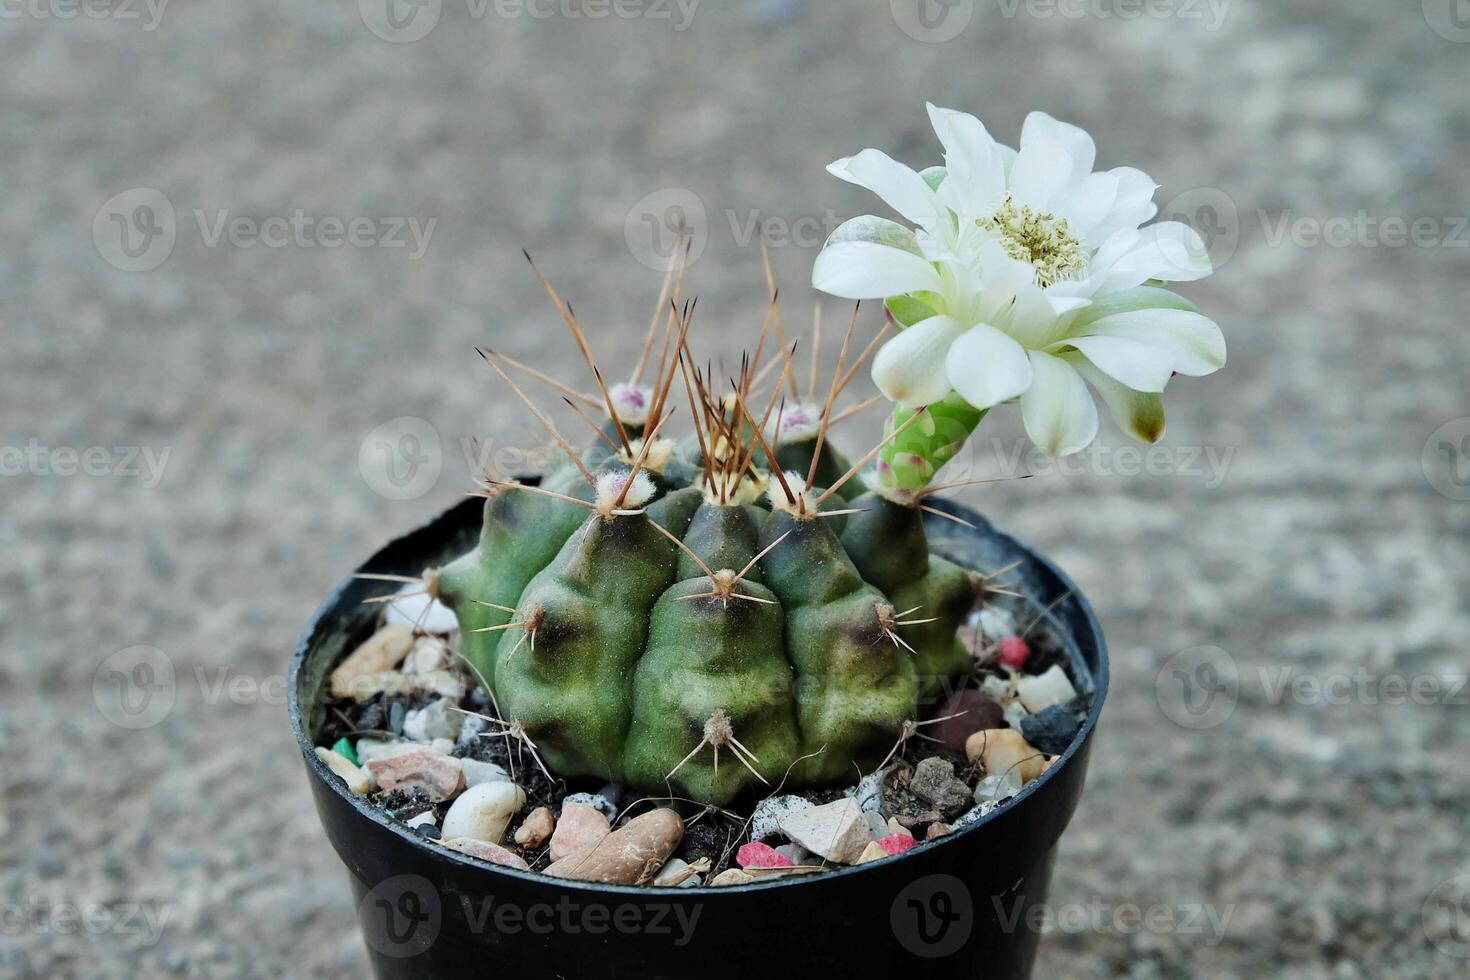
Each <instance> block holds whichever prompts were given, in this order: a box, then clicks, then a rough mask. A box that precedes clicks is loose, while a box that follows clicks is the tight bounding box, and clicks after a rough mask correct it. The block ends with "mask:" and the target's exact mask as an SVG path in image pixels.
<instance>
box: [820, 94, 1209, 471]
mask: <svg viewBox="0 0 1470 980" xmlns="http://www.w3.org/2000/svg"><path fill="white" fill-rule="evenodd" d="M929 115H930V119H931V121H932V122H933V124H934V128H935V131H936V132H937V133H938V135H939V138H940V141H941V143H943V145H944V149H945V167H943V168H934V169H932V170H928V171H925V172H924V173H923V174H920V173H918V172H916V171H914V170H912V169H910V168H908V167H906V166H904V165H903V164H901V163H898V162H897V161H894V160H892V159H891V158H889V157H888V156H887V155H886V154H884V153H882V152H881V151H878V150H871V149H870V150H864V151H862V152H861V153H859V154H858V155H857V156H855V157H851V158H848V159H845V160H839V161H837V162H836V163H834V164H832V166H831V167H829V168H828V169H829V170H830V171H831V172H832V173H833V174H835V175H836V176H838V177H841V178H842V179H844V180H847V181H850V182H852V183H856V184H859V185H861V186H863V187H867V188H868V189H870V190H872V191H874V192H875V193H877V194H878V195H879V196H880V197H882V198H883V199H884V200H885V201H886V202H887V203H888V204H889V205H890V206H891V207H893V208H894V210H896V211H897V212H898V213H899V214H900V215H902V216H903V217H905V218H906V219H908V220H909V221H910V222H912V223H913V224H915V225H917V226H918V231H917V232H915V231H913V230H911V229H909V228H907V227H905V226H903V225H901V224H898V223H897V222H894V221H889V220H887V219H884V218H878V217H874V216H871V215H869V216H865V217H861V218H857V219H854V220H853V221H849V222H847V223H846V224H844V225H842V226H841V227H840V228H838V229H837V231H836V232H834V233H833V235H832V237H831V238H830V239H829V240H828V242H827V245H826V247H825V248H824V249H823V250H822V253H821V255H819V256H818V258H817V262H816V266H815V268H814V269H813V273H812V281H813V285H815V286H816V287H817V288H818V289H821V290H823V291H825V292H829V293H832V294H834V295H837V296H842V297H845V298H848V299H880V298H881V299H887V300H888V302H889V309H890V311H891V312H892V313H893V314H894V317H895V319H896V320H897V321H898V322H899V324H900V326H905V325H907V326H906V329H903V330H902V332H901V333H900V334H899V335H898V336H897V337H896V338H894V339H893V340H891V341H889V342H888V343H887V344H886V345H885V346H884V347H883V349H882V350H881V351H880V352H879V353H878V356H877V357H876V358H875V359H874V362H873V378H874V381H875V382H876V383H877V384H878V387H879V388H880V389H881V390H882V391H883V393H884V394H885V395H887V396H888V397H889V398H890V399H892V400H894V401H896V402H900V403H903V404H906V405H923V404H928V403H931V402H935V401H938V400H939V399H941V398H943V397H945V395H947V394H948V393H949V391H950V390H951V389H953V390H954V391H957V392H958V393H959V394H960V395H961V396H962V397H963V398H964V399H965V400H966V401H968V402H969V403H970V404H972V405H973V406H975V407H976V408H979V409H988V408H991V407H992V406H994V405H998V404H1000V403H1002V402H1006V401H1010V400H1011V399H1015V398H1019V399H1020V401H1021V410H1022V415H1023V417H1024V420H1025V423H1026V429H1027V433H1028V434H1029V435H1030V436H1031V438H1032V439H1033V441H1035V442H1036V443H1037V444H1038V445H1040V446H1041V447H1042V448H1044V449H1046V450H1047V451H1049V452H1051V453H1054V454H1056V455H1064V454H1067V453H1072V452H1077V451H1079V450H1081V449H1083V448H1085V447H1086V446H1087V445H1088V444H1089V443H1091V441H1092V439H1093V438H1094V437H1095V436H1096V434H1097V411H1096V408H1095V407H1094V405H1093V401H1092V396H1091V394H1090V393H1089V392H1088V390H1087V385H1088V384H1091V385H1092V386H1093V388H1095V389H1096V390H1097V391H1098V393H1099V394H1100V395H1101V396H1102V398H1103V400H1104V402H1105V403H1106V404H1107V405H1108V407H1109V409H1110V410H1111V412H1112V415H1113V417H1114V418H1115V419H1116V420H1117V422H1118V424H1119V426H1120V427H1121V428H1123V429H1124V430H1125V431H1127V432H1128V433H1129V434H1130V435H1133V436H1134V437H1136V438H1139V439H1142V440H1145V441H1149V442H1152V441H1155V440H1157V439H1158V438H1159V437H1160V436H1161V435H1162V434H1163V428H1164V417H1163V408H1162V404H1161V403H1160V401H1159V398H1158V394H1159V393H1160V392H1162V391H1163V390H1164V386H1165V385H1166V384H1167V383H1168V381H1169V379H1170V378H1171V377H1172V376H1173V375H1174V374H1176V373H1177V374H1186V375H1195V376H1198V375H1204V374H1210V373H1212V372H1214V371H1216V370H1218V369H1219V368H1220V367H1222V366H1223V365H1224V363H1225V343H1224V338H1223V337H1222V336H1221V334H1220V330H1219V328H1218V327H1217V326H1216V325H1215V324H1214V323H1213V322H1212V321H1210V320H1208V319H1207V318H1205V317H1203V316H1201V315H1200V314H1199V313H1197V312H1195V310H1194V308H1193V307H1192V306H1190V305H1189V304H1188V303H1187V302H1186V301H1184V300H1183V299H1181V298H1179V297H1178V296H1175V295H1174V294H1173V293H1170V292H1167V291H1165V290H1163V289H1159V288H1154V287H1151V286H1147V285H1145V284H1146V283H1149V282H1150V281H1156V280H1157V281H1189V280H1195V279H1200V278H1203V277H1204V276H1207V275H1209V273H1210V263H1209V258H1208V256H1207V255H1206V254H1205V249H1204V244H1203V242H1202V241H1201V240H1200V238H1199V236H1198V235H1197V234H1196V233H1195V232H1194V231H1193V229H1191V228H1189V227H1188V226H1187V225H1184V224H1181V223H1179V222H1160V223H1157V224H1154V225H1149V226H1147V227H1141V226H1142V225H1143V223H1144V222H1146V221H1149V220H1150V219H1152V218H1153V217H1154V216H1155V214H1156V213H1157V208H1156V207H1155V205H1154V204H1153V200H1152V198H1153V193H1154V190H1155V189H1156V185H1155V184H1154V183H1153V182H1152V181H1151V180H1150V179H1149V178H1148V176H1147V175H1145V174H1143V173H1142V172H1141V171H1138V170H1134V169H1131V168H1118V169H1116V170H1111V171H1107V172H1105V173H1094V172H1093V171H1092V167H1093V162H1094V158H1095V155H1096V151H1095V147H1094V144H1093V141H1092V139H1091V137H1089V136H1088V135H1087V133H1085V132H1084V131H1082V130H1081V129H1078V128H1077V127H1075V126H1070V125H1067V124H1066V123H1061V122H1058V121H1057V120H1055V119H1053V118H1051V117H1050V116H1048V115H1046V114H1045V113H1032V114H1031V116H1030V117H1028V118H1027V120H1026V124H1025V127H1024V129H1023V131H1022V135H1021V149H1020V151H1019V152H1017V151H1015V150H1012V149H1011V148H1009V147H1006V146H1003V145H1001V144H999V143H997V142H995V140H994V139H993V138H991V136H990V134H989V133H988V132H986V130H985V127H984V126H983V125H982V124H981V123H980V121H979V120H978V119H976V118H975V117H974V116H970V115H966V114H964V113H959V112H954V111H951V110H948V109H939V108H936V107H934V106H932V105H931V106H930V107H929Z"/></svg>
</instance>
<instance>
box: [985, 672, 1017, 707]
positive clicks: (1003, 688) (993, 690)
mask: <svg viewBox="0 0 1470 980" xmlns="http://www.w3.org/2000/svg"><path fill="white" fill-rule="evenodd" d="M980 690H982V691H984V692H985V693H986V694H988V695H990V696H991V697H993V698H995V700H996V701H998V702H1000V704H1001V705H1002V706H1005V705H1008V704H1010V703H1011V702H1012V701H1014V700H1016V692H1015V691H1014V690H1012V689H1011V684H1010V682H1009V681H1003V680H1001V679H1000V678H999V677H996V676H995V675H994V674H991V675H990V676H989V677H987V678H985V679H984V680H983V681H981V682H980Z"/></svg>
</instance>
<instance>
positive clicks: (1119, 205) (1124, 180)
mask: <svg viewBox="0 0 1470 980" xmlns="http://www.w3.org/2000/svg"><path fill="white" fill-rule="evenodd" d="M1108 175H1109V176H1112V177H1116V178H1117V179H1118V196H1117V198H1116V200H1114V201H1113V208H1112V211H1110V212H1109V214H1108V216H1107V217H1106V218H1105V219H1103V221H1102V222H1101V223H1100V224H1099V225H1098V226H1097V227H1096V228H1095V229H1093V235H1094V240H1095V241H1106V240H1107V238H1108V237H1109V236H1110V235H1113V234H1116V233H1117V232H1120V231H1137V230H1138V227H1139V226H1140V225H1142V224H1143V223H1144V222H1145V221H1152V220H1153V217H1154V215H1156V214H1158V213H1159V208H1158V205H1156V204H1154V191H1156V190H1158V189H1159V185H1158V184H1156V183H1154V180H1153V178H1152V177H1150V176H1149V175H1148V174H1146V173H1144V172H1143V171H1142V170H1138V169H1137V168H1134V167H1114V168H1113V169H1112V170H1109V171H1108Z"/></svg>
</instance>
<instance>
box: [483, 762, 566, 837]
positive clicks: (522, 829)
mask: <svg viewBox="0 0 1470 980" xmlns="http://www.w3.org/2000/svg"><path fill="white" fill-rule="evenodd" d="M497 768H498V767H497ZM555 829H556V818H555V817H553V816H552V815H551V808H550V807H546V806H538V807H537V808H536V809H534V810H532V811H531V812H530V814H528V815H527V816H526V819H525V821H523V822H522V823H521V825H520V826H519V827H517V828H516V843H517V844H519V845H520V846H521V847H528V848H532V849H534V848H537V847H540V846H541V845H542V844H545V843H546V842H547V841H548V840H550V839H551V834H552V831H554V830H555Z"/></svg>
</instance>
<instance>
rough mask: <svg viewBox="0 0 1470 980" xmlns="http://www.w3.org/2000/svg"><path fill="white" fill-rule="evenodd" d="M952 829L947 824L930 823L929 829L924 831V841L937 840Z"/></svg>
mask: <svg viewBox="0 0 1470 980" xmlns="http://www.w3.org/2000/svg"><path fill="white" fill-rule="evenodd" d="M951 829H952V828H951V827H950V825H949V824H947V823H931V824H930V825H929V829H928V830H926V831H924V839H925V840H938V839H939V838H941V837H943V836H944V835H945V834H947V833H949V832H950V830H951Z"/></svg>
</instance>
